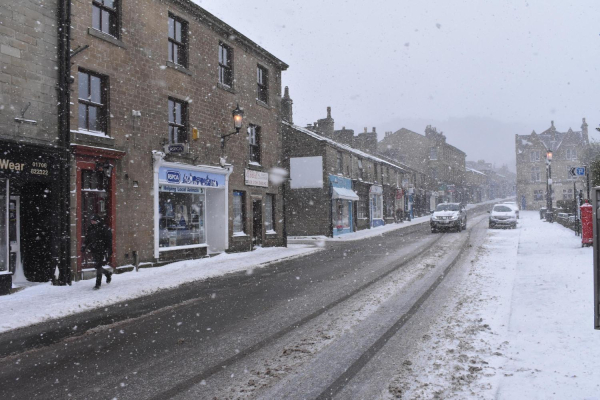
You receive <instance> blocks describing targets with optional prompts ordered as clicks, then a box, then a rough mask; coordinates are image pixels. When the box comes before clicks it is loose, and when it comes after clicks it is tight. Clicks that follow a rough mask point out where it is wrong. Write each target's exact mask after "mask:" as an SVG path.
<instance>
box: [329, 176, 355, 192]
mask: <svg viewBox="0 0 600 400" xmlns="http://www.w3.org/2000/svg"><path fill="white" fill-rule="evenodd" d="M329 182H331V186H333V187H335V188H341V189H350V190H352V179H348V178H343V177H341V176H336V175H329Z"/></svg>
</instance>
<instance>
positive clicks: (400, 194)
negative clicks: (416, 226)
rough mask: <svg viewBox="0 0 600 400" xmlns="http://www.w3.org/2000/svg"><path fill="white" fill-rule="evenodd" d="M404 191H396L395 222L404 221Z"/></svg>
mask: <svg viewBox="0 0 600 400" xmlns="http://www.w3.org/2000/svg"><path fill="white" fill-rule="evenodd" d="M404 215H405V213H404V190H403V189H396V222H402V221H404V218H405V217H404Z"/></svg>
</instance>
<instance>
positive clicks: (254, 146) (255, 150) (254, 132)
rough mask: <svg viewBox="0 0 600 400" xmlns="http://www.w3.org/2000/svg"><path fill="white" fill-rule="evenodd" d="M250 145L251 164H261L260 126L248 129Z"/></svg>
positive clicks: (251, 126)
mask: <svg viewBox="0 0 600 400" xmlns="http://www.w3.org/2000/svg"><path fill="white" fill-rule="evenodd" d="M248 144H249V149H250V162H251V163H254V164H260V126H256V125H250V126H249V127H248Z"/></svg>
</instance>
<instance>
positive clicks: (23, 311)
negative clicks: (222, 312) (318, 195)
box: [0, 245, 321, 333]
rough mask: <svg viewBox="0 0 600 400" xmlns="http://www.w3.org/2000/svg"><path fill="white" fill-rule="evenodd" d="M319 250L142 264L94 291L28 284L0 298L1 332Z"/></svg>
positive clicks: (85, 284) (83, 286)
mask: <svg viewBox="0 0 600 400" xmlns="http://www.w3.org/2000/svg"><path fill="white" fill-rule="evenodd" d="M320 250H321V249H319V248H315V247H312V246H306V245H289V247H288V248H282V247H268V248H259V249H257V250H255V251H253V252H245V253H232V254H220V255H218V256H215V257H211V258H205V259H199V260H188V261H180V262H175V263H172V264H168V265H165V266H162V267H157V268H141V269H140V270H139V271H138V272H135V271H133V272H127V273H124V274H119V275H116V274H115V275H113V279H112V282H111V283H110V284H106V279H105V278H104V277H103V278H102V282H103V283H102V288H101V289H100V290H92V287H93V286H94V284H95V282H96V281H95V279H92V280H85V281H79V282H73V285H72V286H52V285H51V284H50V283H49V282H48V283H39V284H27V285H26V286H25V288H24V289H23V290H21V291H19V292H16V293H13V294H11V295H7V296H0V321H2V322H1V323H0V333H1V332H6V331H9V330H11V329H16V328H21V327H24V326H27V325H32V324H35V323H38V322H42V321H45V320H49V319H55V318H61V317H65V316H67V315H71V314H76V313H79V312H83V311H88V310H92V309H95V308H99V307H105V306H108V305H110V304H115V303H118V302H121V301H126V300H132V301H135V300H134V299H135V298H137V297H141V296H145V295H148V294H151V293H153V292H156V291H158V290H161V289H168V288H174V287H177V286H179V285H181V284H183V283H186V282H192V281H197V280H203V279H207V278H210V277H214V276H220V275H225V274H227V273H230V272H234V271H240V270H246V271H248V273H251V271H252V270H253V269H254V268H259V267H262V266H264V265H266V264H268V263H271V262H274V261H279V260H281V259H289V258H293V257H300V256H304V255H307V254H309V253H313V252H316V251H320Z"/></svg>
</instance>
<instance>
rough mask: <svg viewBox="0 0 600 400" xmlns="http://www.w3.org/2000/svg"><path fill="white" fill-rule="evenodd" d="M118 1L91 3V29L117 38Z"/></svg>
mask: <svg viewBox="0 0 600 400" xmlns="http://www.w3.org/2000/svg"><path fill="white" fill-rule="evenodd" d="M117 7H118V0H93V1H92V28H94V29H96V30H99V31H100V32H104V33H106V34H108V35H111V36H114V37H116V38H118V37H119V26H118V21H119V18H118V13H117Z"/></svg>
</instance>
